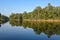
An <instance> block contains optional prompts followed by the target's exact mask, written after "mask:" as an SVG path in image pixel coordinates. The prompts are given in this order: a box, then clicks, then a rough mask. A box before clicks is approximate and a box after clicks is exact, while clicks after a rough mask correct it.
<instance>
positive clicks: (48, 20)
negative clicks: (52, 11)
mask: <svg viewBox="0 0 60 40" xmlns="http://www.w3.org/2000/svg"><path fill="white" fill-rule="evenodd" d="M23 21H33V22H36V21H38V22H60V20H57V19H54V20H53V19H47V20H44V19H39V20H34V19H33V20H31V19H24V20H23Z"/></svg>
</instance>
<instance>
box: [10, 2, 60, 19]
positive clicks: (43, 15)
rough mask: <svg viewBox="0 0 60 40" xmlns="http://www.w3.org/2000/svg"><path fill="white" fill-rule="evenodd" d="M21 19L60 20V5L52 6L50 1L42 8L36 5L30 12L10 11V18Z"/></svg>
mask: <svg viewBox="0 0 60 40" xmlns="http://www.w3.org/2000/svg"><path fill="white" fill-rule="evenodd" d="M21 18H22V19H23V20H42V19H43V20H49V19H50V20H60V6H52V5H51V4H50V3H48V5H47V6H46V7H44V8H42V7H40V6H38V7H36V8H35V9H34V10H33V11H31V12H26V11H25V12H23V13H12V14H11V15H10V19H21Z"/></svg>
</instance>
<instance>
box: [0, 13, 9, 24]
mask: <svg viewBox="0 0 60 40" xmlns="http://www.w3.org/2000/svg"><path fill="white" fill-rule="evenodd" d="M8 20H9V18H8V17H7V16H4V15H1V13H0V24H3V22H7V21H8Z"/></svg>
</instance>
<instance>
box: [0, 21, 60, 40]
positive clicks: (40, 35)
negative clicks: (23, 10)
mask: <svg viewBox="0 0 60 40" xmlns="http://www.w3.org/2000/svg"><path fill="white" fill-rule="evenodd" d="M40 25H41V26H40ZM45 26H47V27H45ZM48 26H49V25H48V23H47V24H43V23H40V24H39V23H38V24H37V23H28V22H26V23H22V24H21V23H14V22H13V23H12V22H7V23H5V24H1V26H0V40H3V39H4V40H5V39H6V40H8V39H14V40H18V39H20V40H60V29H59V28H60V25H53V24H51V23H50V26H51V27H52V26H54V29H53V27H52V28H50V26H49V28H50V29H49V28H48ZM44 27H45V28H44ZM55 27H56V28H55Z"/></svg>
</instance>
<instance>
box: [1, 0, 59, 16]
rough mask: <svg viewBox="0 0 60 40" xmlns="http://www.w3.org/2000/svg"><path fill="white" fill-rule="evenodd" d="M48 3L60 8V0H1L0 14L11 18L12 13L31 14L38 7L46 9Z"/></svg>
mask: <svg viewBox="0 0 60 40" xmlns="http://www.w3.org/2000/svg"><path fill="white" fill-rule="evenodd" d="M48 3H51V4H52V5H53V6H60V0H0V13H1V14H4V15H6V16H10V15H11V13H22V12H24V11H27V12H30V11H32V10H34V8H35V7H36V6H41V7H46V6H47V4H48Z"/></svg>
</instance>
